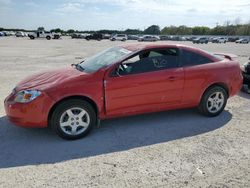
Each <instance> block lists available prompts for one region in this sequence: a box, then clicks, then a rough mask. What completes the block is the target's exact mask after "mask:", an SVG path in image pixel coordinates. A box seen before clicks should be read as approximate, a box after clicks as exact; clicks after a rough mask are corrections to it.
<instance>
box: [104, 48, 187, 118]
mask: <svg viewBox="0 0 250 188" xmlns="http://www.w3.org/2000/svg"><path fill="white" fill-rule="evenodd" d="M161 50H162V51H161ZM164 50H165V51H166V55H164V53H165V52H164ZM171 50H172V52H171ZM167 53H172V54H167ZM178 53H179V52H178V49H176V48H172V49H170V48H169V49H160V51H159V50H151V51H143V52H140V53H139V54H137V55H135V56H134V57H131V58H129V59H128V60H126V61H124V62H122V63H121V64H120V66H123V68H122V69H126V70H122V71H121V73H118V75H117V74H116V75H112V76H110V75H109V76H107V77H106V79H105V81H104V82H105V99H106V104H105V105H106V112H107V115H108V116H113V115H120V114H130V113H134V112H144V111H145V112H147V111H156V110H159V109H164V108H167V107H168V106H171V105H173V104H176V103H180V102H181V99H182V90H183V85H184V72H183V68H182V67H180V66H179V56H178ZM120 66H119V69H120V68H121V67H120ZM119 71H120V70H119Z"/></svg>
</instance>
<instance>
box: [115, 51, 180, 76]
mask: <svg viewBox="0 0 250 188" xmlns="http://www.w3.org/2000/svg"><path fill="white" fill-rule="evenodd" d="M178 56H179V54H178V49H175V48H169V49H160V50H158V49H157V50H151V51H143V52H141V53H139V54H138V55H136V56H134V57H132V58H130V59H128V60H126V61H124V62H123V63H122V64H121V65H120V67H119V74H120V75H126V74H138V73H145V72H152V71H158V70H163V69H169V68H176V67H178V66H179V58H178Z"/></svg>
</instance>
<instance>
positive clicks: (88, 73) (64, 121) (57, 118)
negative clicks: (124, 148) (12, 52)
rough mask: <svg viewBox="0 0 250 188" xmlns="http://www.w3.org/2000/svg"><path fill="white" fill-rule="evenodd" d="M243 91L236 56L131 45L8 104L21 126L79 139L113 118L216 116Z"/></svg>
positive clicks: (25, 85)
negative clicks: (185, 113)
mask: <svg viewBox="0 0 250 188" xmlns="http://www.w3.org/2000/svg"><path fill="white" fill-rule="evenodd" d="M241 87H242V74H241V69H240V66H239V63H238V62H236V61H234V60H232V58H230V56H227V55H224V56H222V57H219V56H216V55H213V54H210V53H207V52H205V51H202V50H199V49H196V48H192V47H188V46H184V45H172V44H129V45H122V46H118V47H113V48H110V49H108V50H105V51H103V52H101V53H99V54H97V55H95V56H93V57H90V58H88V59H86V60H85V61H84V62H81V63H79V64H73V65H72V66H71V67H67V68H64V69H59V70H54V71H51V72H43V73H40V74H36V75H33V76H31V77H28V78H27V79H25V80H23V81H21V82H20V83H19V84H18V85H17V86H16V87H15V88H14V89H13V91H12V93H11V94H10V95H9V96H8V97H7V98H6V99H5V110H6V114H7V116H8V118H9V120H10V121H12V122H13V123H14V124H17V125H19V126H23V127H47V126H50V127H51V128H52V129H53V130H55V132H56V133H57V134H58V135H59V136H61V137H63V138H65V139H77V138H81V137H83V136H85V135H86V134H87V133H88V132H89V131H90V130H91V128H93V127H94V126H95V125H96V124H97V123H98V121H99V120H103V119H107V118H114V117H120V116H127V115H135V114H141V113H149V112H156V111H164V110H170V109H180V108H191V107H198V109H199V111H200V112H201V113H202V114H204V115H206V116H217V115H218V114H220V113H221V112H222V111H223V109H224V107H225V105H226V103H227V99H228V98H229V97H231V96H233V95H235V94H236V93H237V92H238V91H239V90H240V89H241Z"/></svg>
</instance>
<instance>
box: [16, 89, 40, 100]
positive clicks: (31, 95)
mask: <svg viewBox="0 0 250 188" xmlns="http://www.w3.org/2000/svg"><path fill="white" fill-rule="evenodd" d="M40 95H41V92H40V91H37V90H22V91H19V92H18V93H17V94H16V95H15V99H14V101H15V102H18V103H28V102H31V101H33V100H34V99H36V98H37V97H38V96H40Z"/></svg>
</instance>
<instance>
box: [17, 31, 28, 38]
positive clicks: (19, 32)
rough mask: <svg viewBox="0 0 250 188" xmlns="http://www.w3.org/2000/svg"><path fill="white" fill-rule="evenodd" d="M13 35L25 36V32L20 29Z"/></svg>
mask: <svg viewBox="0 0 250 188" xmlns="http://www.w3.org/2000/svg"><path fill="white" fill-rule="evenodd" d="M15 35H16V37H25V36H26V34H25V33H24V32H22V31H17V32H16V34H15Z"/></svg>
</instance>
